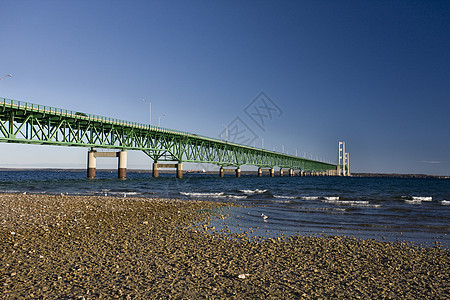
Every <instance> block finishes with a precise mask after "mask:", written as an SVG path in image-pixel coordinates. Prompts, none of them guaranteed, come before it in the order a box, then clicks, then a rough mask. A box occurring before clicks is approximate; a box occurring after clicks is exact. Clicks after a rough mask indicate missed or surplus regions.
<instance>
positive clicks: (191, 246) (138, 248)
mask: <svg viewBox="0 0 450 300" xmlns="http://www.w3.org/2000/svg"><path fill="white" fill-rule="evenodd" d="M0 203H1V205H2V210H1V213H0V216H1V219H0V222H1V223H0V224H1V226H0V234H1V236H2V238H1V244H2V245H1V247H0V249H3V250H2V251H1V252H0V253H1V254H0V255H1V261H2V265H1V268H0V273H1V282H0V293H1V295H2V297H3V299H14V298H45V297H50V298H77V297H84V298H86V299H94V298H114V297H119V298H131V299H134V298H200V297H209V298H219V299H220V298H232V297H235V298H252V299H262V298H269V299H275V298H284V299H301V298H304V299H309V298H357V297H362V298H374V297H377V298H388V297H392V298H416V299H420V298H442V299H444V298H449V297H450V283H449V282H448V274H447V270H448V269H449V268H450V250H446V249H441V248H439V247H434V248H419V247H415V246H410V245H408V244H406V243H392V242H380V241H374V240H359V239H355V238H347V237H341V236H329V237H314V236H291V237H281V238H274V239H272V238H267V239H262V238H251V237H249V235H248V232H247V233H242V234H229V233H226V232H219V231H216V230H215V228H213V227H210V225H209V223H208V221H209V220H212V218H217V217H219V218H226V215H225V212H226V209H227V206H229V205H230V204H224V203H218V202H205V201H195V200H192V201H185V200H183V201H181V200H164V199H160V200H156V199H145V198H117V197H98V196H56V195H21V194H20V195H17V194H14V195H6V194H1V195H0ZM194 223H196V224H197V226H193V224H194ZM206 233H207V234H206Z"/></svg>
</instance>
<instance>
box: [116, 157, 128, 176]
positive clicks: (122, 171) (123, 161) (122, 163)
mask: <svg viewBox="0 0 450 300" xmlns="http://www.w3.org/2000/svg"><path fill="white" fill-rule="evenodd" d="M118 154H119V170H118V171H119V172H118V177H119V179H125V178H127V151H120V152H119V153H118Z"/></svg>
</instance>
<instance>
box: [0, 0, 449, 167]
mask: <svg viewBox="0 0 450 300" xmlns="http://www.w3.org/2000/svg"><path fill="white" fill-rule="evenodd" d="M0 20H1V25H0V77H2V76H3V75H6V74H9V73H11V74H12V77H7V78H4V79H3V80H0V97H5V98H10V99H16V100H23V101H28V102H32V103H37V104H44V105H49V106H55V107H60V108H67V109H72V110H75V111H83V112H87V113H92V114H98V115H103V116H108V117H115V118H119V119H124V120H129V121H136V122H142V123H146V122H148V117H149V116H148V115H149V109H148V108H149V107H148V103H144V102H142V101H141V99H145V100H147V101H151V103H152V123H153V124H154V125H157V122H158V118H159V117H160V116H162V115H166V116H164V117H161V118H160V121H161V126H164V127H168V128H173V129H179V130H184V131H189V132H194V133H197V134H202V135H206V136H211V137H219V135H220V134H221V132H225V131H226V129H225V128H226V127H228V128H229V131H230V132H229V139H231V138H232V132H231V131H232V128H246V130H247V131H246V132H247V133H251V134H250V138H249V140H250V143H252V144H253V143H254V144H255V145H256V146H259V147H260V146H261V144H262V143H264V147H265V148H267V149H276V150H277V151H283V149H284V151H285V152H288V153H290V154H295V153H296V152H297V154H298V155H299V156H304V155H306V156H307V157H311V155H312V157H313V158H314V159H315V158H316V157H317V158H319V159H323V160H326V161H330V162H333V163H335V162H336V160H337V145H338V141H340V140H344V141H346V145H347V150H348V152H349V153H350V158H351V162H350V163H351V170H352V171H353V172H388V173H392V172H398V173H427V174H441V175H450V118H449V114H450V1H432V0H431V1H430V0H428V1H409V0H408V1H361V0H357V1H229V0H227V1H206V0H205V1H200V0H199V1H111V0H108V1H100V0H89V1H88V0H85V1H84V0H79V1H75V0H74V1H64V0H62V1H60V0H58V1H56V0H55V1H44V0H40V1H31V0H29V1H21V0H16V1H8V0H0ZM261 92H264V93H265V95H266V96H267V97H269V99H270V100H267V99H266V104H269V106H271V107H272V108H277V109H278V110H272V111H271V112H273V114H272V115H271V118H266V119H265V120H264V124H263V125H262V126H258V124H259V125H261V122H260V121H261V119H259V120H258V119H257V118H253V119H252V117H251V116H254V115H252V114H251V111H252V109H255V107H258V105H259V104H261V102H260V101H262V100H261V99H260V98H258V95H260V93H261ZM254 100H255V101H254ZM258 101H259V102H258ZM259 106H260V105H259ZM266 112H267V111H266ZM236 118H237V119H236ZM258 122H259V123H258ZM236 126H237V127H236ZM224 135H225V134H223V136H224ZM0 153H1V156H0V167H42V166H46V167H70V168H73V167H85V166H86V156H87V154H86V153H87V149H85V148H79V149H78V148H75V149H73V148H64V147H49V146H45V147H44V146H29V145H11V144H0ZM105 160H107V159H105ZM110 165H111V166H114V165H116V162H115V161H108V162H101V160H98V167H109V166H110ZM150 165H151V160H150V159H149V158H148V157H146V156H145V155H144V154H142V153H139V152H133V151H130V152H129V167H131V168H149V167H150Z"/></svg>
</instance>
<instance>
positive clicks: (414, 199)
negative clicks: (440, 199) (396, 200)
mask: <svg viewBox="0 0 450 300" xmlns="http://www.w3.org/2000/svg"><path fill="white" fill-rule="evenodd" d="M402 199H405V200H413V201H433V197H430V196H402Z"/></svg>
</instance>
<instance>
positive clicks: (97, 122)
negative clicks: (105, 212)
mask: <svg viewBox="0 0 450 300" xmlns="http://www.w3.org/2000/svg"><path fill="white" fill-rule="evenodd" d="M0 142H10V143H28V144H43V145H59V146H77V147H90V148H110V149H121V150H141V151H144V152H145V153H146V154H147V155H148V156H150V157H151V158H152V159H153V160H154V161H155V162H157V161H176V162H198V163H214V164H217V165H220V166H243V165H255V166H259V167H266V168H267V167H268V168H273V167H274V166H278V167H281V168H292V169H296V170H304V171H326V170H336V165H333V164H329V163H324V162H320V161H314V160H309V159H306V158H300V157H296V156H292V155H287V154H283V153H278V152H275V151H270V150H266V149H260V148H255V147H251V146H248V145H241V144H237V143H230V142H227V141H223V140H219V139H214V138H210V137H206V136H201V135H198V134H194V133H189V132H184V131H179V130H173V129H167V128H161V127H157V126H150V125H148V124H141V123H137V122H130V121H124V120H119V119H114V118H108V117H103V116H98V115H91V114H86V113H83V112H77V111H72V110H67V109H60V108H55V107H50V106H44V105H38V104H32V103H28V102H24V101H17V100H10V99H5V98H0Z"/></svg>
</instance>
